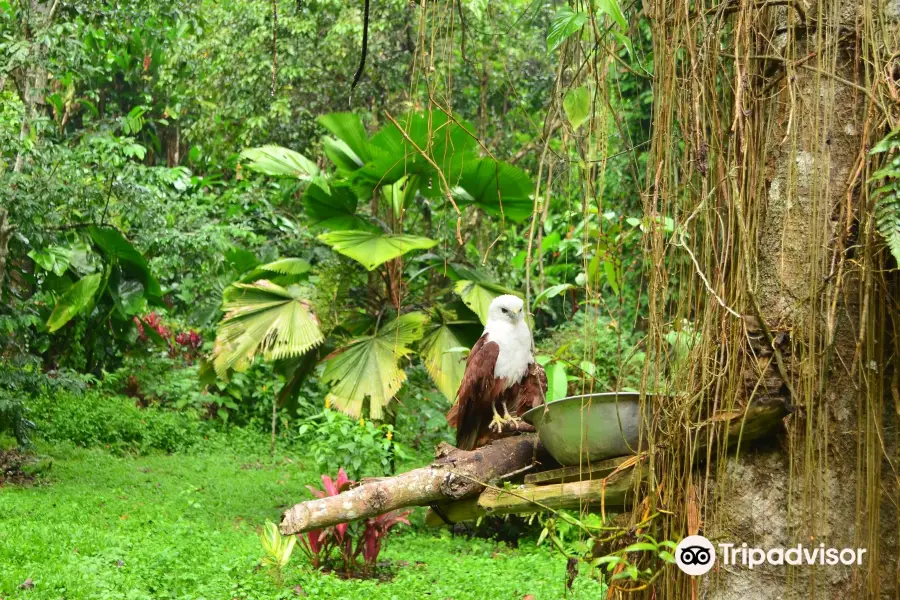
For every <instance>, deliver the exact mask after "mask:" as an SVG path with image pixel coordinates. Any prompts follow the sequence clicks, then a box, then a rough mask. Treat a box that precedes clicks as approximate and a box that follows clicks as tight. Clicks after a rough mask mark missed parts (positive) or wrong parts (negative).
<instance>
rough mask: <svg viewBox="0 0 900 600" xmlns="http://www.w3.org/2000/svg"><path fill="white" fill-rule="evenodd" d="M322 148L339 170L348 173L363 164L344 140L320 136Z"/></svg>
mask: <svg viewBox="0 0 900 600" xmlns="http://www.w3.org/2000/svg"><path fill="white" fill-rule="evenodd" d="M322 148H323V149H324V151H325V156H327V157H328V160H330V161H331V162H332V163H333V164H334V166H336V167H337V168H338V171H339V172H340V171H342V172H344V173H350V172H353V171H355V170H357V169H358V168H360V167H361V166H363V165H364V164H365V163H364V162H363V160H362V159H361V158H360V157H359V156H357V155H356V152H354V151H353V150H352V149H351V148H350V146H348V145H347V142H345V141H344V140H339V139H336V138H333V137H328V136H325V137H323V138H322Z"/></svg>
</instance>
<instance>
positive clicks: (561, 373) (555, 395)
mask: <svg viewBox="0 0 900 600" xmlns="http://www.w3.org/2000/svg"><path fill="white" fill-rule="evenodd" d="M568 388H569V376H568V374H567V373H566V367H565V365H564V364H563V363H561V362H559V361H556V362H554V363H553V364H552V365H551V366H550V369H549V370H548V371H547V402H552V401H553V400H560V399H562V398H565V397H566V394H567V393H568Z"/></svg>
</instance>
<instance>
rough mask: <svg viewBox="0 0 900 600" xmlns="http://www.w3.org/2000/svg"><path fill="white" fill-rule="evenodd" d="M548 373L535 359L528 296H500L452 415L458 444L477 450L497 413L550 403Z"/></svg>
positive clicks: (471, 354)
mask: <svg viewBox="0 0 900 600" xmlns="http://www.w3.org/2000/svg"><path fill="white" fill-rule="evenodd" d="M546 392H547V376H546V375H545V374H544V369H543V368H541V366H540V365H538V364H537V363H536V362H534V356H533V355H532V341H531V332H530V331H529V330H528V325H527V324H526V323H525V321H524V314H523V303H522V300H521V299H519V298H517V297H515V296H500V297H499V298H496V299H495V300H494V301H493V302H492V303H491V306H490V308H489V310H488V323H487V326H486V327H485V331H484V333H483V334H482V336H481V337H480V338H479V339H478V342H477V343H476V344H475V346H474V347H473V348H472V350H471V352H469V357H468V358H467V360H466V370H465V374H464V375H463V379H462V383H461V384H460V386H459V392H458V393H457V402H456V404H455V405H454V406H453V408H451V409H450V412H449V413H448V414H447V421H448V422H449V423H450V425H451V426H453V427H455V428H456V446H457V447H458V448H459V449H461V450H472V449H474V448H477V447H478V446H482V445H484V444H485V443H487V442H488V441H490V439H492V438H493V437H496V435H497V434H495V433H494V432H493V431H492V430H491V428H490V427H491V422H492V419H493V418H494V415H495V414H499V413H506V412H507V411H508V412H509V413H510V415H514V416H516V417H518V416H521V415H522V414H524V413H525V412H526V411H528V410H530V409H531V408H533V407H535V406H540V405H541V404H543V403H544V398H545V395H546Z"/></svg>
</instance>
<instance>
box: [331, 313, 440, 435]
mask: <svg viewBox="0 0 900 600" xmlns="http://www.w3.org/2000/svg"><path fill="white" fill-rule="evenodd" d="M426 321H427V317H426V316H425V315H424V314H422V313H418V312H414V313H409V314H405V315H403V316H401V317H398V318H397V319H394V320H393V321H391V322H390V323H388V324H387V325H385V326H384V327H382V328H381V329H380V330H378V332H376V333H375V334H374V335H371V336H366V337H362V338H357V339H355V340H353V341H351V342H350V343H349V344H347V345H346V346H344V347H343V348H340V349H339V350H336V351H335V352H333V353H332V354H330V355H329V356H328V357H327V358H326V359H325V371H324V373H323V374H322V381H323V382H325V383H328V384H330V385H331V391H330V392H329V393H328V396H327V398H326V399H327V400H328V401H329V402H330V403H331V404H332V405H333V406H335V407H337V408H339V409H340V410H342V411H344V412H345V413H347V414H348V415H350V416H352V417H359V416H361V415H362V408H363V401H364V400H365V399H366V397H367V396H368V398H369V417H370V418H372V419H381V418H383V417H384V408H385V407H386V406H387V405H388V403H389V402H390V401H391V398H393V397H394V395H395V394H396V393H397V392H398V391H399V390H400V387H401V386H402V385H403V382H404V381H406V373H404V372H403V369H402V368H400V365H399V362H400V359H401V358H403V357H404V356H406V355H408V354H409V353H410V348H409V346H410V345H411V344H412V343H413V342H415V341H417V340H419V339H421V338H422V334H423V330H424V326H425V322H426Z"/></svg>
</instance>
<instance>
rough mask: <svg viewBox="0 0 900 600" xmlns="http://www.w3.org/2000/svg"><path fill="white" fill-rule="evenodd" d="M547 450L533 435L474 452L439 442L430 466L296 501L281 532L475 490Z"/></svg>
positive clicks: (318, 526)
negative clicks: (329, 494) (315, 498)
mask: <svg viewBox="0 0 900 600" xmlns="http://www.w3.org/2000/svg"><path fill="white" fill-rule="evenodd" d="M544 456H545V455H544V451H543V446H541V444H540V442H539V441H538V439H537V436H535V435H520V436H516V437H508V438H504V439H500V440H497V441H495V442H492V443H491V444H488V445H487V446H483V447H481V448H477V449H475V450H472V451H470V452H466V451H462V450H457V449H456V448H453V447H452V446H449V445H447V444H441V446H439V447H438V451H437V460H435V462H434V463H432V464H431V465H429V466H427V467H423V468H421V469H415V470H413V471H409V472H407V473H403V474H400V475H397V476H396V477H389V478H385V479H378V480H373V481H370V482H367V483H363V484H362V485H359V486H358V487H355V488H353V489H351V490H349V491H346V492H344V493H343V494H339V495H337V496H329V497H326V498H321V499H317V500H309V501H307V502H301V503H299V504H296V505H294V506H293V507H292V508H290V509H288V510H287V511H285V513H284V515H283V517H282V520H281V533H283V534H284V535H291V534H296V533H305V532H307V531H311V530H314V529H322V528H324V527H329V526H331V525H335V524H337V523H344V522H347V521H354V520H356V519H366V518H369V517H374V516H377V515H380V514H382V513H386V512H390V511H392V510H396V509H398V508H403V507H405V506H421V505H425V504H431V503H434V502H438V501H441V500H443V501H447V500H459V499H462V498H466V497H469V496H473V495H477V494H479V493H480V492H481V491H483V490H484V488H485V485H484V484H485V483H488V482H491V481H497V480H500V479H503V478H504V477H508V476H509V474H510V473H514V472H521V471H522V470H523V469H525V468H527V467H528V466H530V465H532V464H534V462H535V460H536V459H537V458H538V457H540V458H543V457H544Z"/></svg>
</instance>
